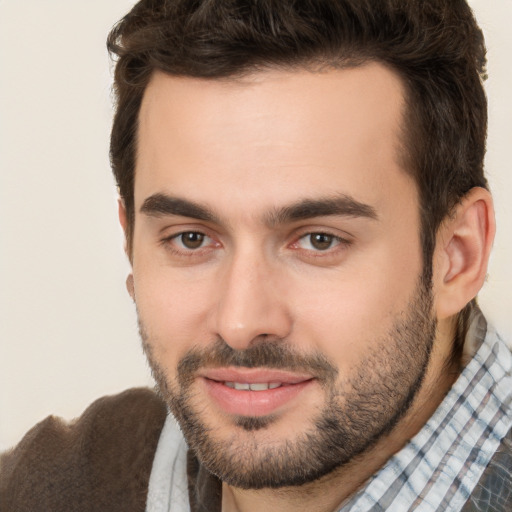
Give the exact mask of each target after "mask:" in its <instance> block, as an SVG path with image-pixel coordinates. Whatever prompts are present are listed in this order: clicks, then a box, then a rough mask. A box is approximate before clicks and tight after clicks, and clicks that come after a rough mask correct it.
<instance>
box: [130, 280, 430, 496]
mask: <svg viewBox="0 0 512 512" xmlns="http://www.w3.org/2000/svg"><path fill="white" fill-rule="evenodd" d="M432 302H433V300H432V291H431V287H430V286H429V285H427V284H425V283H424V282H423V281H420V284H419V285H418V286H417V289H416V291H415V294H414V297H413V298H412V300H411V301H410V302H409V304H408V306H407V308H406V310H405V311H403V312H402V313H401V314H398V315H397V316H396V317H395V319H394V322H393V324H392V327H391V329H390V330H389V331H388V332H387V333H386V334H384V335H383V336H382V338H381V339H378V340H375V342H374V343H372V344H371V353H370V354H368V356H367V357H365V358H364V360H362V361H361V363H360V364H359V365H358V366H357V367H356V368H355V369H354V370H352V371H351V373H350V375H348V376H347V377H345V378H343V379H339V378H338V377H339V372H338V370H337V368H336V366H335V365H334V364H333V363H332V362H330V361H329V360H328V359H327V358H326V357H325V356H323V355H322V354H321V353H312V354H307V355H305V354H301V353H298V352H296V351H295V350H294V349H293V347H292V346H290V345H291V343H288V342H287V341H286V340H281V339H275V338H273V339H272V338H267V337H265V338H263V339H261V340H258V343H256V344H253V345H251V346H250V347H249V348H247V349H246V350H243V351H240V350H234V349H232V348H231V347H230V346H229V345H228V344H227V343H226V342H225V341H223V340H222V339H217V340H216V341H215V342H213V343H212V344H211V345H210V346H209V347H208V348H205V349H201V350H199V349H193V350H191V351H189V352H188V353H187V354H186V355H185V356H184V357H183V358H182V359H181V360H180V361H179V363H178V366H177V373H176V375H177V377H176V379H175V380H171V379H169V378H168V376H167V375H166V373H165V370H164V369H163V367H162V366H161V365H160V364H159V362H158V361H157V360H156V357H155V355H154V352H153V349H152V347H153V346H154V343H153V342H152V340H151V338H150V336H148V331H147V330H146V329H145V328H144V325H143V323H142V321H141V319H140V317H139V327H140V333H141V337H142V341H143V346H144V351H145V353H146V356H147V358H148V361H149V365H150V367H151V369H152V373H153V376H154V378H155V381H156V383H157V386H158V389H159V392H160V394H161V395H162V397H163V398H164V400H165V401H166V403H167V404H168V406H169V408H170V410H171V412H172V413H173V415H174V416H175V418H176V419H177V421H178V423H179V425H180V427H181V430H182V432H183V434H184V437H185V439H186V441H187V444H188V446H189V448H190V449H191V450H192V451H193V452H194V454H195V455H196V456H197V458H198V459H199V461H200V462H201V463H202V464H203V465H204V466H205V467H206V468H207V469H208V470H209V471H210V472H211V473H213V474H214V475H216V476H217V477H219V478H220V479H221V480H222V481H224V482H226V483H227V484H229V485H232V486H235V487H239V488H243V489H262V488H266V487H267V488H281V487H288V486H298V485H304V484H306V483H308V482H312V481H314V480H316V479H319V478H321V477H323V476H325V475H327V474H329V473H331V472H332V471H334V470H335V469H337V468H340V467H342V466H344V465H346V464H347V463H349V462H350V461H352V460H353V459H354V458H355V457H357V456H358V455H360V454H362V453H364V452H366V451H367V450H369V449H370V448H372V447H373V446H374V445H375V443H376V442H377V441H378V440H379V439H381V438H382V437H383V436H385V435H386V434H388V433H389V432H390V431H391V430H392V429H393V428H394V427H395V425H396V424H397V423H398V421H399V420H400V419H401V418H402V417H403V416H404V415H405V414H406V412H407V411H408V410H409V408H410V406H411V403H412V402H413V400H414V398H415V396H416V394H417V393H418V391H419V389H420V387H421V384H422V382H423V379H424V376H425V373H426V370H427V368H428V363H429V360H430V353H431V350H432V346H433V343H434V340H435V336H436V320H435V318H434V316H433V314H432ZM228 366H231V367H245V368H257V367H265V368H273V369H281V370H290V371H305V372H307V373H309V374H311V375H313V376H314V377H315V379H316V380H317V381H318V382H319V384H320V385H321V387H322V390H323V392H324V396H325V400H324V403H323V404H319V405H321V407H319V409H318V412H317V413H316V416H314V418H313V419H312V421H311V422H310V426H309V427H308V428H307V429H305V430H304V431H302V432H300V433H294V437H288V438H286V439H284V440H282V442H280V443H276V442H275V440H272V441H271V439H272V432H271V427H272V424H273V423H275V422H276V421H277V418H276V417H275V416H273V415H268V416H263V417H260V416H255V417H249V416H239V417H235V418H234V419H233V427H232V430H233V432H232V435H231V436H229V438H228V439H218V438H217V437H216V432H215V428H214V427H213V426H212V425H209V423H208V409H207V407H204V405H202V406H201V405H198V404H197V403H196V400H197V395H196V394H195V393H194V390H193V385H194V381H195V377H196V376H197V372H198V371H199V370H200V369H201V368H207V367H208V368H215V367H228ZM260 432H262V433H263V434H262V435H259V434H260Z"/></svg>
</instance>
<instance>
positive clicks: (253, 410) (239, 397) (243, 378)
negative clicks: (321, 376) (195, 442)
mask: <svg viewBox="0 0 512 512" xmlns="http://www.w3.org/2000/svg"><path fill="white" fill-rule="evenodd" d="M199 378H200V380H201V381H202V383H203V384H204V386H205V388H206V391H207V393H208V394H209V396H210V397H211V398H212V399H213V401H214V402H215V403H216V404H217V405H218V406H219V407H220V409H221V410H222V411H223V412H225V413H227V414H231V415H235V416H252V417H256V416H267V415H269V414H273V413H276V412H277V411H278V410H279V409H280V408H282V407H284V406H286V405H287V404H289V403H290V402H292V401H293V400H294V399H296V398H297V396H298V395H300V394H301V393H303V392H304V391H305V390H306V389H307V388H309V387H310V386H311V385H312V384H313V382H314V380H315V379H314V378H313V377H312V376H311V375H309V374H300V373H294V372H288V371H283V370H274V369H271V368H269V369H262V368H243V369H239V368H214V369H206V370H204V371H203V372H201V375H200V376H199ZM225 382H239V383H247V384H261V383H276V382H278V383H281V384H282V385H281V386H280V387H278V388H275V389H267V390H264V391H252V390H238V389H233V388H231V387H228V386H226V385H225V384H224V383H225Z"/></svg>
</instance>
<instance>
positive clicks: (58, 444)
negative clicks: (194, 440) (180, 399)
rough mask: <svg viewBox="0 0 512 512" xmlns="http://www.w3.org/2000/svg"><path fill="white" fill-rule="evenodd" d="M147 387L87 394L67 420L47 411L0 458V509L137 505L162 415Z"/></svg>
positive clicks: (68, 511) (64, 511)
mask: <svg viewBox="0 0 512 512" xmlns="http://www.w3.org/2000/svg"><path fill="white" fill-rule="evenodd" d="M166 412H167V411H166V407H165V404H164V403H163V402H162V401H161V400H160V398H159V397H158V396H157V395H156V394H155V393H154V392H153V391H151V390H149V389H142V388H138V389H131V390H128V391H125V392H124V393H121V394H119V395H116V396H108V397H104V398H101V399H99V400H97V401H96V402H94V403H93V404H92V405H91V406H90V407H89V408H88V409H87V410H86V411H85V412H84V413H83V414H82V416H81V417H80V418H78V419H77V420H76V421H74V422H72V423H70V424H67V423H64V422H63V421H62V420H60V419H58V418H55V417H53V416H49V417H48V418H46V419H45V420H44V421H42V422H41V423H39V424H38V425H36V426H35V427H34V428H33V429H32V430H30V431H29V432H28V433H27V434H26V436H25V437H24V438H23V440H22V441H21V442H20V443H19V444H18V445H17V446H16V447H15V448H14V449H13V450H11V451H9V452H7V453H5V454H3V455H2V456H1V458H0V511H1V512H78V511H80V512H85V511H87V512H89V511H105V512H117V511H119V512H121V511H122V512H132V511H133V512H135V511H137V512H139V511H140V512H143V511H144V508H145V504H146V495H147V489H148V481H149V475H150V472H151V465H152V462H153V456H154V453H155V450H156V446H157V443H158V439H159V436H160V431H161V430H162V427H163V424H164V420H165V416H166Z"/></svg>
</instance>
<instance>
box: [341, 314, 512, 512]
mask: <svg viewBox="0 0 512 512" xmlns="http://www.w3.org/2000/svg"><path fill="white" fill-rule="evenodd" d="M468 345H471V346H473V347H475V349H476V353H474V355H473V357H472V359H471V360H470V361H469V363H468V364H467V366H466V367H465V368H464V370H463V371H462V373H461V375H460V376H459V378H458V379H457V381H456V382H455V384H454V386H453V387H452V389H451V390H450V391H449V393H448V394H447V395H446V397H445V399H444V400H443V401H442V403H441V404H440V405H439V407H438V408H437V410H436V412H435V413H434V414H433V416H432V417H431V418H430V419H429V421H428V422H427V423H426V424H425V425H424V426H423V428H422V429H421V430H420V432H419V433H418V434H417V435H416V436H415V437H414V438H413V439H412V440H411V441H410V442H409V443H408V444H407V445H406V446H405V447H404V448H403V449H402V450H400V451H399V452H398V453H397V454H395V455H394V456H393V457H392V458H391V459H389V461H388V462H387V463H386V465H385V466H384V467H383V468H382V469H381V470H380V471H378V472H377V473H376V474H375V475H374V476H373V477H372V478H370V480H368V482H367V483H366V485H365V486H364V487H363V488H362V489H361V490H360V491H359V492H358V493H356V494H355V495H354V496H352V497H351V498H349V500H348V501H347V502H345V503H344V504H343V506H342V507H341V508H340V512H346V511H349V510H350V511H351V512H355V511H381V510H393V511H399V512H402V511H405V510H408V511H411V510H421V511H422V512H423V511H427V510H428V511H439V512H441V511H442V512H446V511H450V512H455V511H460V510H462V508H463V506H464V504H465V503H466V502H467V501H468V499H469V497H470V495H471V494H472V492H473V491H474V489H475V487H476V485H477V483H478V482H479V480H480V478H481V476H482V474H483V473H484V470H485V469H486V467H487V466H488V464H489V462H490V461H491V459H492V457H493V455H494V454H495V452H496V450H497V449H498V447H499V445H500V443H501V441H502V439H503V438H504V437H505V436H506V435H507V433H508V432H509V430H510V429H511V427H512V355H511V353H510V350H509V349H508V347H507V346H506V345H505V343H504V342H503V341H502V340H501V338H500V337H499V336H498V334H497V333H496V331H495V330H494V329H493V328H492V327H490V326H487V323H486V321H485V318H484V317H483V315H482V313H481V312H480V311H477V312H476V314H475V316H474V318H473V320H472V322H471V326H470V329H469V332H468V335H467V338H466V344H465V350H467V346H468ZM508 474H509V475H510V469H509V470H508ZM508 492H509V494H510V490H509V491H508ZM496 499H499V497H497V498H496ZM508 503H509V504H510V502H508ZM509 506H510V505H509ZM476 510H479V508H477V509H476ZM481 510H485V511H490V510H500V509H499V508H494V506H493V505H492V496H491V499H490V503H489V504H488V506H485V508H483V509H481ZM501 510H510V509H509V508H502V509H501Z"/></svg>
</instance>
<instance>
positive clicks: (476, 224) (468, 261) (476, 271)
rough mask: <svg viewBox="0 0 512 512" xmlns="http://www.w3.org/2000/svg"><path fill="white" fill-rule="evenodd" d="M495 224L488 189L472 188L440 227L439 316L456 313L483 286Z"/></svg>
mask: <svg viewBox="0 0 512 512" xmlns="http://www.w3.org/2000/svg"><path fill="white" fill-rule="evenodd" d="M495 229H496V225H495V219H494V207H493V202H492V197H491V194H490V193H489V191H487V190H485V189H483V188H480V187H475V188H472V189H471V190H470V191H469V192H468V193H467V194H466V196H464V198H463V200H462V201H461V203H460V204H458V205H457V206H456V208H455V210H454V211H453V212H452V213H451V214H450V215H449V216H448V217H447V218H446V220H445V221H443V223H442V225H441V227H440V228H439V231H438V234H437V240H436V249H435V253H434V289H435V297H436V312H437V318H438V319H444V318H448V317H451V316H453V315H456V314H457V313H458V312H459V311H461V310H462V309H463V308H464V306H466V304H467V303H468V302H470V301H471V300H472V299H474V298H475V297H476V295H477V293H478V292H479V291H480V288H482V286H483V284H484V281H485V277H486V274H487V265H488V262H489V255H490V252H491V247H492V243H493V240H494V233H495Z"/></svg>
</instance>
